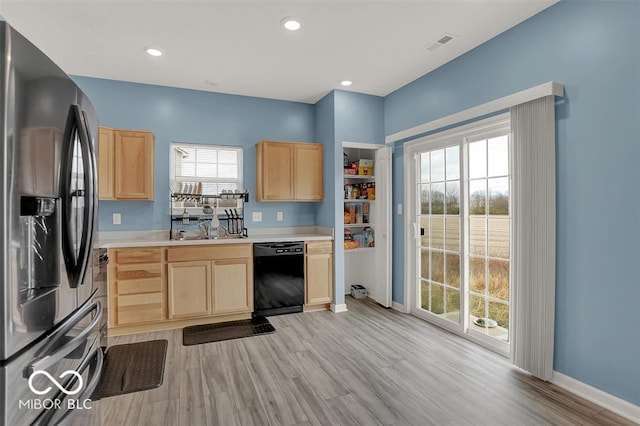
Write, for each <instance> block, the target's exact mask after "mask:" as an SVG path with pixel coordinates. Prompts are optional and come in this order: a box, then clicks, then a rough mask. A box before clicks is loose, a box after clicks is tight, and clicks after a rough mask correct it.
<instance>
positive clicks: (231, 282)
mask: <svg viewBox="0 0 640 426" xmlns="http://www.w3.org/2000/svg"><path fill="white" fill-rule="evenodd" d="M252 263H253V262H252V260H251V259H250V258H249V259H226V260H214V261H213V312H214V313H215V314H221V313H232V312H251V311H253V276H252V273H253V272H252V271H253V266H252Z"/></svg>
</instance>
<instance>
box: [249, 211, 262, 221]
mask: <svg viewBox="0 0 640 426" xmlns="http://www.w3.org/2000/svg"><path fill="white" fill-rule="evenodd" d="M251 219H252V220H253V221H254V222H262V212H253V216H252V217H251Z"/></svg>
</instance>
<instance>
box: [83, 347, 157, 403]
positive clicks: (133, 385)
mask: <svg viewBox="0 0 640 426" xmlns="http://www.w3.org/2000/svg"><path fill="white" fill-rule="evenodd" d="M168 343H169V342H167V341H166V340H151V341H148V342H139V343H128V344H125V345H116V346H111V347H109V348H107V352H106V356H105V358H104V366H103V369H102V377H100V385H99V386H98V389H97V390H96V394H95V395H93V396H92V399H99V398H106V397H109V396H116V395H123V394H125V393H131V392H139V391H144V390H149V389H154V388H157V387H160V386H161V385H162V380H163V377H164V364H165V358H166V356H167V345H168Z"/></svg>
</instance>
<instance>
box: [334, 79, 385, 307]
mask: <svg viewBox="0 0 640 426" xmlns="http://www.w3.org/2000/svg"><path fill="white" fill-rule="evenodd" d="M334 107H335V146H334V149H335V151H334V155H335V159H336V160H335V162H334V176H336V177H337V179H335V181H334V193H333V194H334V197H335V204H336V206H339V208H336V209H335V210H334V223H335V233H336V235H337V236H340V238H338V239H337V240H338V241H342V235H343V233H344V213H343V208H342V203H343V200H344V197H343V193H344V192H343V189H344V179H343V178H342V176H343V173H344V168H343V164H342V152H343V151H342V142H361V143H379V144H384V98H381V97H379V96H372V95H363V94H360V93H354V92H345V91H342V90H336V91H335V103H334ZM344 261H345V256H344V245H343V244H336V245H335V260H334V269H335V272H334V279H335V287H334V288H335V292H336V295H335V303H336V304H340V303H344V294H345V282H344ZM362 267H364V268H366V267H367V265H362Z"/></svg>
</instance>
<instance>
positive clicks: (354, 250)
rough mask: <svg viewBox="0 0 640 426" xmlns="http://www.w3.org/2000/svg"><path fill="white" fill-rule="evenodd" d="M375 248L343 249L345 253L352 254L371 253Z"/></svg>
mask: <svg viewBox="0 0 640 426" xmlns="http://www.w3.org/2000/svg"><path fill="white" fill-rule="evenodd" d="M374 249H375V247H359V248H355V249H344V252H345V253H354V252H363V251H373V250H374Z"/></svg>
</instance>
